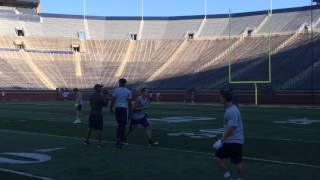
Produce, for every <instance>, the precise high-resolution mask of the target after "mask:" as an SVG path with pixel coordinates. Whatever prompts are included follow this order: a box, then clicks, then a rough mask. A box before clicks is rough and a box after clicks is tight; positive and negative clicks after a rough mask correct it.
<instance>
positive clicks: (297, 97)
mask: <svg viewBox="0 0 320 180" xmlns="http://www.w3.org/2000/svg"><path fill="white" fill-rule="evenodd" d="M153 92H160V93H161V96H160V100H161V101H168V102H190V101H191V95H190V93H187V92H186V91H153ZM83 94H84V98H85V99H88V97H89V95H90V94H91V92H90V91H84V92H83ZM235 94H236V96H237V97H238V101H239V103H244V104H253V103H254V93H253V92H250V91H236V92H235ZM68 99H69V100H73V95H72V93H70V96H69V98H68ZM57 100H58V101H60V100H63V98H62V96H61V95H60V94H59V93H57V92H56V91H5V96H4V97H2V96H1V101H57ZM195 101H196V102H203V103H218V102H219V92H218V91H198V92H196V95H195ZM259 103H260V104H297V105H311V104H317V105H320V92H314V93H312V92H306V91H272V92H266V93H263V94H259Z"/></svg>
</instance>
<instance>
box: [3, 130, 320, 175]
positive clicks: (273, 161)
mask: <svg viewBox="0 0 320 180" xmlns="http://www.w3.org/2000/svg"><path fill="white" fill-rule="evenodd" d="M0 131H2V132H9V133H19V134H29V135H40V136H48V137H57V138H64V139H73V140H84V138H79V137H68V136H60V135H52V134H43V133H35V132H26V131H17V130H6V129H0ZM103 142H105V143H108V144H114V143H115V142H114V141H103ZM130 145H131V146H136V147H146V146H144V145H138V144H130ZM152 148H153V149H159V150H165V151H174V152H183V153H190V154H201V155H210V156H214V154H213V153H206V152H199V151H190V150H181V149H174V148H166V147H152ZM244 159H246V160H251V161H258V162H267V163H273V164H281V165H294V166H301V167H308V168H316V169H320V165H313V164H305V163H296V162H286V161H278V160H269V159H261V158H255V157H244Z"/></svg>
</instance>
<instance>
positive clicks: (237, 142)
mask: <svg viewBox="0 0 320 180" xmlns="http://www.w3.org/2000/svg"><path fill="white" fill-rule="evenodd" d="M220 101H221V102H222V103H223V104H224V105H225V114H224V132H223V135H222V137H221V139H219V140H217V141H216V142H215V143H214V144H213V148H214V149H215V151H216V152H215V156H216V162H217V164H218V166H219V168H220V169H221V170H222V172H223V173H224V178H225V179H226V180H232V176H231V174H230V172H229V171H228V169H227V167H226V159H230V161H231V162H232V163H233V164H235V165H236V170H237V176H238V178H237V180H243V174H244V173H243V161H242V146H243V144H244V135H243V122H242V118H241V114H240V111H239V109H238V107H237V106H236V105H234V104H233V103H232V93H231V92H230V91H226V90H222V91H220Z"/></svg>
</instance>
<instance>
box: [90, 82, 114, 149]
mask: <svg viewBox="0 0 320 180" xmlns="http://www.w3.org/2000/svg"><path fill="white" fill-rule="evenodd" d="M94 90H95V92H94V93H93V94H92V95H91V97H90V108H91V111H90V115H89V129H88V134H87V138H86V141H85V144H86V145H88V144H89V139H90V137H91V132H92V130H96V131H97V132H98V147H101V146H102V130H103V113H102V110H103V107H107V106H108V99H107V96H108V93H107V91H103V86H102V85H100V84H96V85H95V86H94Z"/></svg>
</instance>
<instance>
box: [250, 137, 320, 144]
mask: <svg viewBox="0 0 320 180" xmlns="http://www.w3.org/2000/svg"><path fill="white" fill-rule="evenodd" d="M245 138H252V139H265V140H272V141H288V142H297V143H312V144H320V141H309V140H302V139H289V138H266V137H255V136H245Z"/></svg>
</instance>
